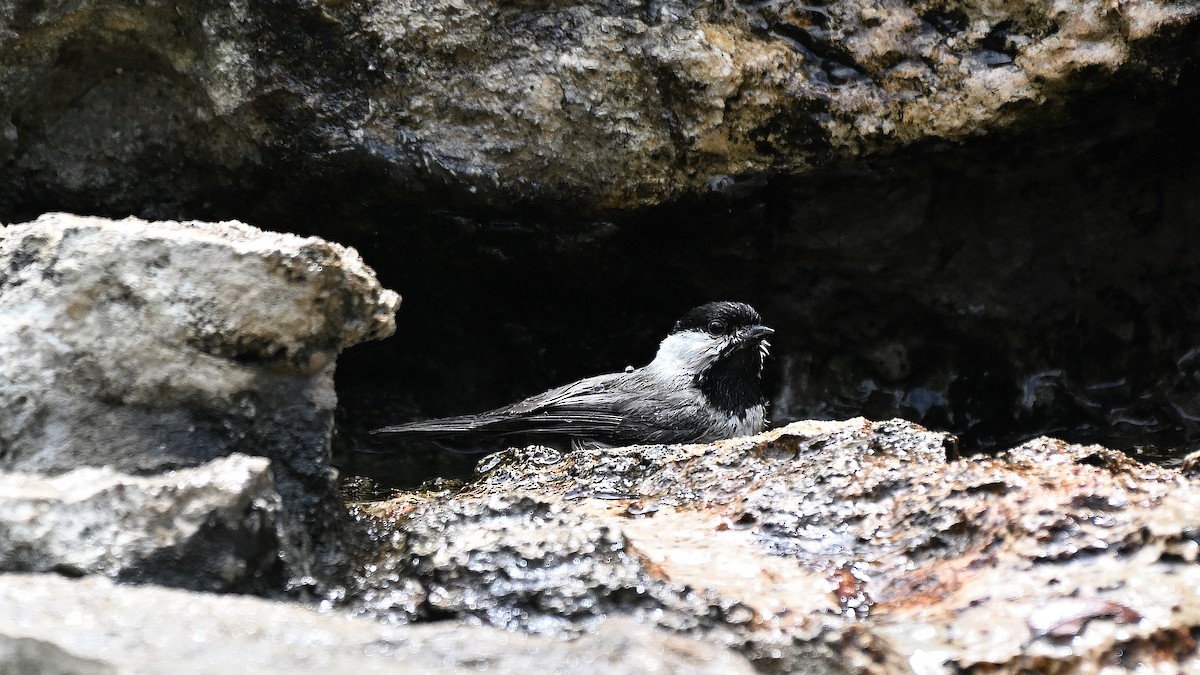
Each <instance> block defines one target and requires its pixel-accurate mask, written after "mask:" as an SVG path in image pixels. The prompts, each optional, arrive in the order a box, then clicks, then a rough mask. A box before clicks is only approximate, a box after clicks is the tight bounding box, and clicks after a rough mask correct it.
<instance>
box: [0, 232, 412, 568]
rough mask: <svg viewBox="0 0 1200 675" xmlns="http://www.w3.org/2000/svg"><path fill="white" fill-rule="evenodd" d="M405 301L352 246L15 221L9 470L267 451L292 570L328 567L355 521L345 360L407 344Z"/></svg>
mask: <svg viewBox="0 0 1200 675" xmlns="http://www.w3.org/2000/svg"><path fill="white" fill-rule="evenodd" d="M398 301H399V298H398V296H396V294H395V293H393V292H391V291H388V290H384V289H383V288H381V287H380V286H379V284H378V282H376V281H375V278H374V276H373V274H372V272H371V271H370V269H368V268H367V267H366V266H365V265H363V263H362V261H361V260H360V259H359V257H358V255H357V254H356V253H355V252H354V251H353V250H352V249H345V248H343V247H341V246H338V245H336V244H330V243H327V242H324V241H321V240H319V239H315V238H310V239H302V238H300V237H296V236H292V235H282V234H273V233H268V232H263V231H261V230H257V229H255V228H252V227H248V226H246V225H242V224H240V223H171V222H162V223H149V222H145V221H141V220H137V219H128V220H123V221H110V220H103V219H98V218H80V217H75V216H68V215H61V214H58V215H48V216H45V217H42V218H39V219H38V220H36V221H34V222H31V223H26V224H22V225H12V226H8V227H4V228H2V229H0V323H2V324H3V325H4V326H5V330H4V331H0V411H2V413H0V469H4V470H8V471H22V472H41V473H59V472H64V471H69V470H72V469H76V468H78V467H80V466H108V467H111V468H113V469H115V470H118V471H124V472H132V473H148V472H160V471H166V470H170V469H175V468H181V467H188V466H195V465H198V464H202V463H204V462H208V461H210V460H212V459H215V458H217V457H222V456H225V455H229V454H231V453H235V452H240V453H245V454H251V455H262V456H265V457H267V458H269V459H271V462H272V464H271V465H272V468H273V470H274V481H275V485H276V487H277V489H278V490H279V493H280V495H281V496H282V497H283V510H282V512H281V514H280V517H279V519H278V523H279V525H280V528H281V530H280V541H281V542H283V547H284V548H283V554H284V556H285V558H287V566H288V575H289V576H290V577H291V578H293V579H301V578H303V577H306V576H308V575H310V574H319V573H320V570H319V569H315V568H314V569H309V568H310V567H312V565H313V564H314V563H313V560H312V556H313V551H314V549H315V548H318V547H320V546H326V548H329V547H332V548H334V549H336V546H334V545H333V544H332V541H330V542H326V544H320V543H319V542H320V540H321V538H322V536H323V534H324V533H326V532H329V533H332V532H334V531H335V528H336V523H338V522H339V520H340V519H341V518H343V517H344V511H342V509H341V507H340V504H339V503H338V501H337V499H336V494H335V490H334V481H333V473H332V470H331V469H330V468H329V466H328V457H329V438H330V432H331V428H332V423H333V420H332V415H333V410H334V407H335V405H336V396H335V394H334V390H333V381H332V378H333V370H334V363H335V360H336V358H337V356H338V353H339V352H340V351H341V350H342V349H344V348H346V347H348V346H350V345H352V344H355V343H357V342H360V341H363V340H371V339H378V338H382V337H385V336H387V335H389V334H390V333H391V332H392V330H393V329H394V324H393V314H394V312H395V309H396V305H397V303H398ZM330 539H333V538H332V537H331V538H330ZM252 567H253V565H252ZM318 567H319V566H318Z"/></svg>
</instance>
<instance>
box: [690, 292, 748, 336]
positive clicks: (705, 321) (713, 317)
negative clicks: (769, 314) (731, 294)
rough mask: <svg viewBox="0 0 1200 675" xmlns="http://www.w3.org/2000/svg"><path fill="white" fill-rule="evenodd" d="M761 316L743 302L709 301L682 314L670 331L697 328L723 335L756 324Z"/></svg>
mask: <svg viewBox="0 0 1200 675" xmlns="http://www.w3.org/2000/svg"><path fill="white" fill-rule="evenodd" d="M761 324H762V317H760V316H759V315H758V312H756V311H754V308H753V307H751V306H750V305H747V304H746V303H744V302H730V301H728V300H723V301H720V302H710V303H708V304H706V305H700V306H699V307H696V308H695V309H692V310H690V311H689V312H688V313H687V314H684V315H683V316H682V317H681V318H680V319H679V320H678V321H676V322H675V327H674V328H672V329H671V332H672V333H680V332H682V331H685V330H699V331H704V332H706V333H711V334H713V335H725V334H728V333H732V332H734V331H737V330H738V329H740V328H747V327H750V326H758V325H761Z"/></svg>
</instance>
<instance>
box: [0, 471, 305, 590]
mask: <svg viewBox="0 0 1200 675" xmlns="http://www.w3.org/2000/svg"><path fill="white" fill-rule="evenodd" d="M280 507H281V504H280V498H279V493H277V492H276V491H275V485H274V481H273V480H272V478H271V470H270V463H269V462H268V461H267V460H266V459H265V458H262V457H249V456H246V455H231V456H229V457H223V458H220V459H215V460H213V461H211V462H209V463H208V464H205V465H203V466H200V467H196V468H192V469H178V470H175V471H168V472H165V473H161V474H153V475H150V476H145V477H138V476H129V475H127V474H121V473H118V472H116V471H113V470H112V469H109V468H82V469H76V470H74V471H69V472H67V473H64V474H60V475H57V476H53V477H42V476H36V475H33V474H18V473H0V570H3V571H6V572H57V573H59V574H64V575H67V576H82V575H85V574H102V575H105V576H108V577H111V578H113V579H116V580H119V581H130V582H146V583H157V584H163V585H167V586H177V587H181V588H192V589H196V590H207V591H231V590H240V589H245V588H256V587H258V588H261V587H263V586H265V585H267V584H266V583H264V581H270V582H274V583H275V584H278V582H279V579H278V576H279V548H280V546H279V540H278V536H279V533H278V532H277V531H276V526H277V523H276V519H277V518H278V516H279V510H280Z"/></svg>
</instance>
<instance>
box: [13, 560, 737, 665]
mask: <svg viewBox="0 0 1200 675" xmlns="http://www.w3.org/2000/svg"><path fill="white" fill-rule="evenodd" d="M166 617H169V620H164V619H165V618H166ZM548 668H554V669H556V670H562V671H564V672H571V673H584V674H594V675H625V674H628V675H640V674H641V673H647V672H663V673H697V674H701V673H712V674H714V675H716V674H718V673H720V674H722V675H740V674H746V675H748V674H749V673H752V672H754V671H753V669H752V668H751V667H750V666H749V664H747V663H746V661H745V660H744V659H742V658H741V657H739V656H738V655H737V654H733V653H731V652H729V651H726V650H722V649H720V648H719V647H717V646H714V645H709V644H705V643H703V642H700V641H698V640H691V639H688V638H684V637H680V636H677V635H671V634H670V633H668V632H665V631H660V630H656V629H654V628H653V627H651V626H644V625H639V624H635V623H633V622H630V621H625V620H614V621H612V622H609V623H608V624H605V625H604V626H603V627H601V628H600V629H599V630H598V631H596V632H595V633H594V634H590V635H586V636H583V637H581V638H579V639H577V640H573V641H570V642H567V641H563V640H556V639H547V638H536V637H531V636H525V635H518V634H513V633H508V632H504V631H499V630H496V629H493V628H488V627H484V626H470V625H465V624H462V623H450V622H445V623H441V624H437V625H431V626H385V625H381V624H378V623H373V622H370V621H362V620H357V619H351V618H347V617H344V616H337V615H333V614H328V613H320V612H318V611H315V610H313V609H308V608H304V607H300V606H296V605H290V604H285V603H272V602H267V601H264V600H260V599H257V598H247V597H231V596H220V597H218V596H213V595H208V594H202V593H188V592H184V591H179V590H174V589H165V588H157V587H151V586H141V587H136V588H135V587H127V586H114V585H112V584H111V583H110V582H108V581H107V580H104V579H97V578H91V579H86V580H81V581H70V580H66V579H61V578H56V577H53V576H49V575H46V576H37V575H16V574H6V575H0V671H3V672H20V673H29V672H38V673H59V672H63V673H68V672H69V673H79V674H87V675H92V674H94V673H131V674H133V673H162V672H183V671H186V672H189V673H213V674H219V673H229V672H271V673H462V672H472V671H481V670H482V671H487V672H489V673H512V674H514V675H515V674H518V673H531V672H545V671H546V670H547V669H548Z"/></svg>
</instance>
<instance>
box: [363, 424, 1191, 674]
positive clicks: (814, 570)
mask: <svg viewBox="0 0 1200 675" xmlns="http://www.w3.org/2000/svg"><path fill="white" fill-rule="evenodd" d="M953 440H954V439H953V438H952V437H950V436H949V435H947V434H942V433H934V432H929V431H926V430H924V429H922V428H920V427H917V426H915V425H912V424H910V423H905V422H901V421H891V422H877V423H872V422H867V421H865V420H862V419H857V420H849V421H846V422H798V423H795V424H792V425H789V426H787V427H785V428H782V429H778V430H775V431H770V432H767V433H766V434H763V435H761V436H759V437H754V438H746V439H734V440H731V441H724V442H720V443H714V444H711V445H695V446H644V447H631V448H617V449H608V450H598V451H588V450H578V451H572V452H569V453H559V452H557V451H552V450H548V449H545V448H537V447H532V448H526V449H513V450H509V451H506V452H503V453H499V454H498V455H494V456H492V457H490V458H488V459H485V460H484V461H483V463H482V464H481V467H480V475H479V477H478V480H477V482H476V483H474V484H473V485H468V486H466V487H465V488H464V489H462V490H460V491H457V492H455V491H440V492H432V493H421V492H412V493H409V494H408V495H406V496H405V497H404V498H403V499H397V500H392V501H387V502H376V503H365V504H363V505H360V506H359V508H360V509H361V512H362V513H363V516H362V517H363V518H364V519H365V520H367V521H369V522H371V523H372V525H373V527H375V528H377V529H376V532H375V538H376V540H377V541H379V542H381V543H383V544H384V545H385V549H387V548H390V550H384V551H383V552H382V553H380V554H379V555H378V556H377V557H375V558H372V559H371V560H370V561H369V562H368V564H367V565H366V566H364V572H363V574H362V576H361V580H360V582H359V585H358V586H357V588H352V589H350V592H349V594H348V602H349V605H350V607H351V608H352V609H353V610H354V611H358V612H361V613H364V614H368V615H374V616H383V617H389V618H391V619H406V618H421V617H422V616H423V612H436V614H437V615H438V616H444V615H446V614H452V615H457V616H472V617H475V618H477V619H479V620H482V621H484V622H486V623H490V624H493V625H503V626H509V627H516V628H521V629H523V630H526V631H530V632H539V633H546V632H548V633H556V632H568V633H569V632H571V631H576V630H579V629H580V628H581V627H587V626H592V625H594V624H596V623H598V622H599V621H601V620H602V619H603V618H604V617H612V616H622V615H633V616H639V617H644V618H650V619H653V620H655V621H657V622H658V623H659V624H660V625H663V626H666V627H670V628H673V629H675V630H680V631H683V632H685V633H687V634H692V635H699V636H703V637H704V639H706V640H709V641H712V642H717V643H721V644H725V645H727V646H730V647H732V648H736V649H738V650H740V651H741V652H742V653H744V654H745V655H746V656H748V657H749V658H751V659H752V660H753V661H754V662H755V664H756V666H757V667H759V668H760V669H762V670H769V671H772V672H775V671H778V672H794V671H812V670H819V669H825V670H827V671H833V672H932V673H941V672H945V673H950V672H959V671H961V670H963V669H970V668H973V667H990V668H995V669H998V670H1000V671H1002V672H1016V671H1021V670H1030V669H1036V670H1055V669H1060V668H1072V669H1078V670H1080V671H1081V672H1095V671H1097V670H1099V669H1100V668H1103V667H1112V666H1120V667H1122V668H1128V669H1137V668H1139V667H1147V668H1150V667H1162V668H1171V669H1177V668H1178V669H1187V668H1194V667H1196V666H1198V665H1200V653H1198V652H1197V649H1196V643H1195V641H1194V640H1193V639H1192V638H1191V637H1190V635H1191V634H1192V632H1193V631H1195V630H1196V629H1198V628H1200V593H1197V592H1196V590H1195V589H1196V588H1200V585H1197V584H1198V583H1200V568H1197V567H1196V565H1195V561H1196V559H1197V556H1198V555H1200V539H1198V538H1197V532H1200V515H1198V514H1200V484H1197V483H1196V482H1194V481H1191V480H1189V479H1188V478H1186V477H1184V476H1183V475H1182V474H1180V473H1179V472H1177V471H1174V470H1172V469H1167V468H1162V467H1158V466H1152V465H1144V464H1140V463H1138V462H1136V461H1134V460H1132V459H1130V458H1128V457H1127V456H1125V455H1123V454H1121V453H1120V452H1117V451H1113V450H1107V449H1104V448H1101V447H1099V446H1081V445H1070V444H1067V443H1064V442H1062V441H1056V440H1052V439H1046V438H1042V439H1036V440H1033V441H1029V442H1028V443H1025V444H1023V445H1021V446H1019V447H1017V448H1013V449H1011V450H1009V451H1008V452H1006V453H1003V454H1002V455H1000V456H998V457H995V458H986V457H976V458H967V459H955V460H949V459H948V458H947V454H948V453H951V454H952V453H953V449H954V442H953ZM387 589H391V590H392V591H393V594H392V595H390V596H389V595H388V593H386V592H384V591H386V590H387ZM418 600H419V601H418Z"/></svg>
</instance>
